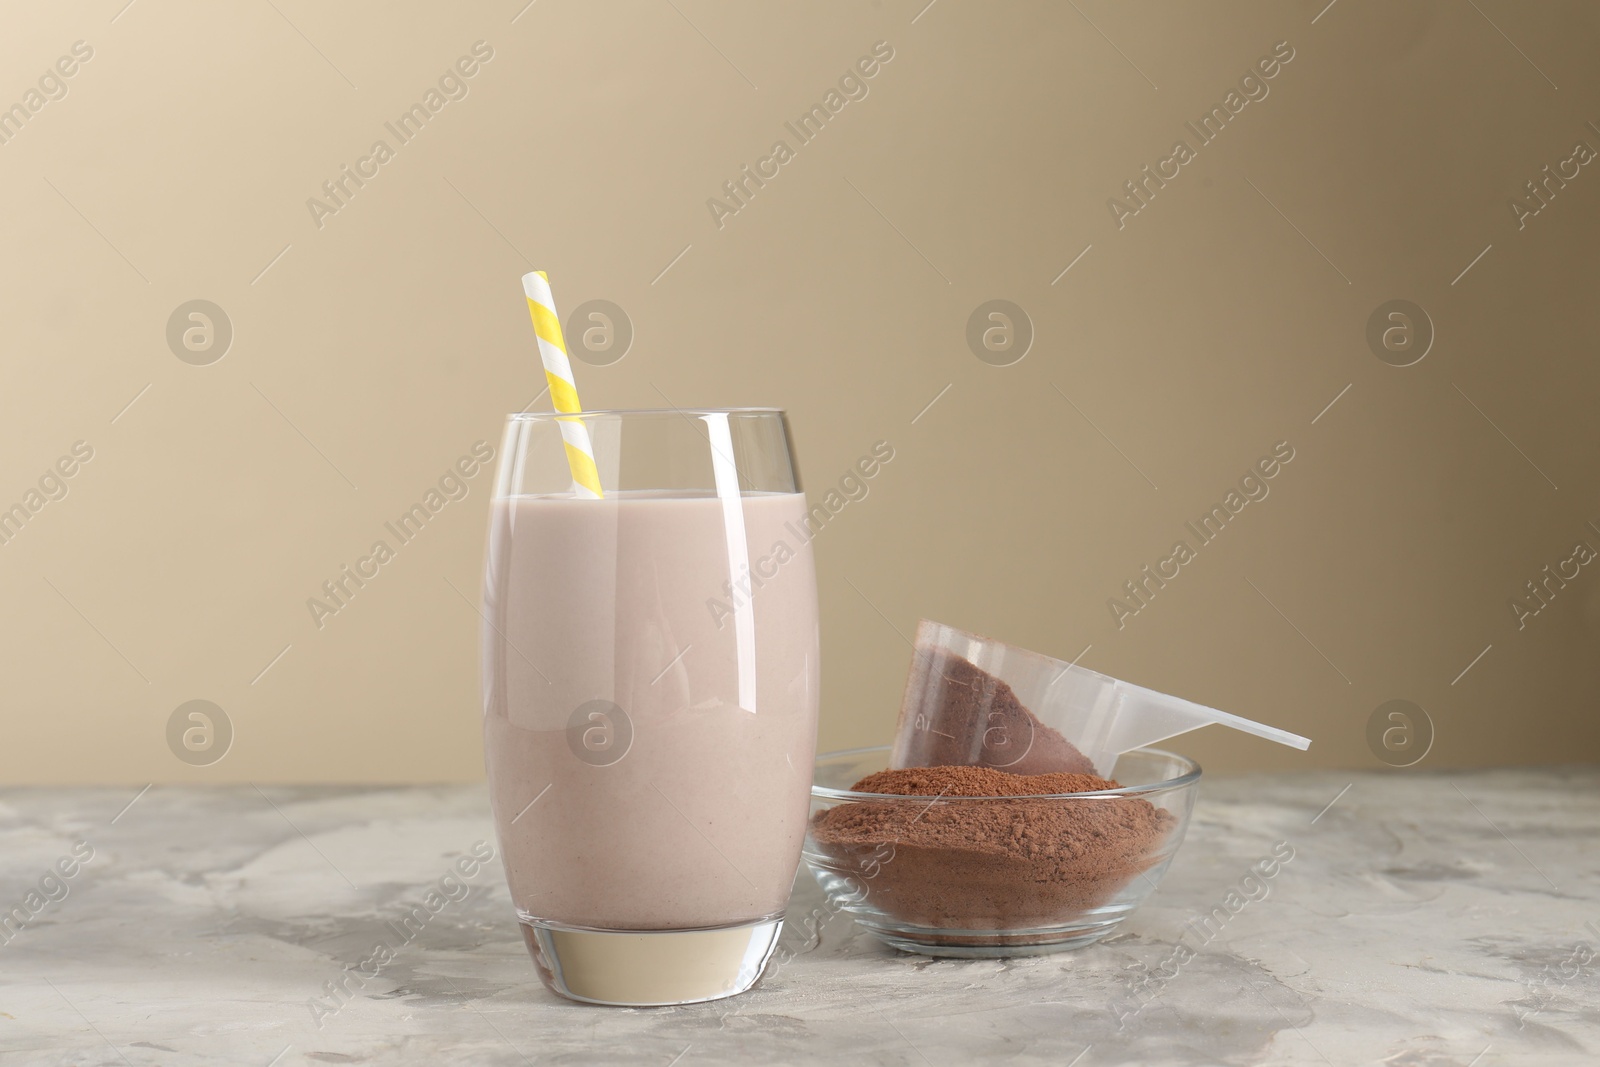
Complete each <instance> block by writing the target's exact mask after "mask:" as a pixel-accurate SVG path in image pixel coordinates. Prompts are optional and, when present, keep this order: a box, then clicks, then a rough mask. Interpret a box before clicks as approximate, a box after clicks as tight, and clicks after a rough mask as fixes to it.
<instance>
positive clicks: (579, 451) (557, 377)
mask: <svg viewBox="0 0 1600 1067" xmlns="http://www.w3.org/2000/svg"><path fill="white" fill-rule="evenodd" d="M522 291H523V292H524V293H526V294H527V296H528V313H529V314H530V315H532V316H533V332H534V335H535V336H537V337H538V338H539V359H540V360H541V361H542V362H543V363H544V376H545V379H546V380H547V381H549V383H550V401H551V404H552V405H553V406H554V407H555V409H556V410H557V411H559V412H561V413H563V414H567V415H577V414H581V413H582V411H583V407H582V406H581V405H580V404H579V403H578V387H577V386H576V385H575V384H573V380H572V363H571V361H570V360H568V359H567V342H566V339H565V338H563V337H562V336H561V317H560V316H559V315H557V314H556V302H555V299H554V298H553V297H551V295H550V279H549V278H548V277H546V276H545V273H544V271H542V270H536V271H533V272H532V273H531V274H524V275H523V276H522ZM556 421H557V422H558V423H560V424H561V440H562V443H563V444H565V445H566V446H567V466H568V467H570V468H571V469H572V491H573V493H574V494H575V495H577V496H579V497H581V498H583V499H585V500H599V499H600V498H601V497H602V496H604V495H605V494H603V493H602V492H601V491H600V471H599V470H598V469H597V468H596V467H595V465H594V446H593V445H592V444H590V442H589V428H588V427H587V426H585V425H584V423H583V420H582V419H557V420H556Z"/></svg>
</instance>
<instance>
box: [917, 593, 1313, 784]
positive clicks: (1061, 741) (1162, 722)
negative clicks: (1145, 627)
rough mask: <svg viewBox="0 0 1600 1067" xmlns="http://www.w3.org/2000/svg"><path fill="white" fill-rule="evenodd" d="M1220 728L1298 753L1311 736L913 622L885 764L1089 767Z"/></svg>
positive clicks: (1102, 769)
mask: <svg viewBox="0 0 1600 1067" xmlns="http://www.w3.org/2000/svg"><path fill="white" fill-rule="evenodd" d="M1212 723H1220V724H1221V725H1223V726H1229V727H1232V728H1233V729H1235V730H1242V731H1244V732H1245V733H1249V734H1254V735H1256V736H1257V737H1264V738H1266V739H1267V740H1269V741H1276V742H1277V743H1278V744H1280V745H1289V746H1290V747H1292V748H1298V749H1302V750H1303V749H1305V748H1308V747H1309V746H1310V745H1311V740H1310V738H1306V737H1301V736H1300V735H1299V734H1292V733H1289V732H1288V731H1287V730H1280V729H1278V728H1276V727H1273V726H1266V725H1263V724H1262V723H1259V722H1252V721H1251V720H1249V719H1243V718H1240V717H1239V716H1237V715H1230V714H1228V713H1227V712H1225V711H1218V710H1217V709H1216V708H1208V707H1206V706H1205V705H1203V704H1195V703H1191V702H1190V701H1187V700H1180V699H1179V698H1177V697H1173V696H1167V695H1166V694H1165V693H1158V692H1156V691H1155V690H1153V689H1146V688H1144V687H1143V686H1138V685H1131V684H1129V683H1127V682H1124V681H1121V680H1119V679H1116V678H1112V677H1109V676H1108V675H1104V674H1099V673H1097V672H1095V671H1091V670H1088V669H1086V668H1084V667H1077V666H1074V665H1073V664H1071V663H1067V662H1065V661H1063V660H1058V659H1051V658H1050V657H1049V656H1042V655H1040V654H1039V653H1037V652H1029V651H1027V650H1026V649H1021V648H1016V647H1015V646H1012V645H1007V644H1005V643H1003V642H1000V641H992V640H990V639H989V638H986V637H979V636H978V635H976V634H970V633H966V632H964V631H962V630H957V629H955V628H953V627H950V626H946V625H944V624H943V623H937V622H932V621H930V620H928V619H924V620H922V622H921V623H919V624H918V626H917V641H916V653H915V655H914V656H913V658H912V663H911V674H910V677H908V678H907V679H906V692H905V699H904V701H903V702H902V704H901V706H900V721H899V724H898V726H897V727H896V730H895V741H894V748H893V751H892V752H891V753H890V762H889V766H891V767H895V768H904V767H933V766H949V765H956V766H973V765H976V766H983V767H995V768H998V769H1001V770H1008V771H1012V772H1014V773H1017V774H1043V773H1048V772H1051V771H1076V772H1080V773H1081V772H1084V771H1090V770H1092V771H1093V772H1094V773H1095V774H1098V775H1100V776H1101V777H1103V778H1109V777H1111V773H1112V771H1113V770H1114V769H1115V768H1116V765H1117V757H1118V756H1120V755H1121V754H1122V753H1124V752H1127V751H1130V750H1131V749H1135V748H1141V747H1143V746H1145V745H1150V744H1154V743H1155V742H1157V741H1161V740H1164V739H1166V738H1169V737H1175V736H1177V735H1178V734H1184V733H1188V732H1189V731H1190V730H1197V729H1199V728H1200V727H1202V726H1209V725H1211V724H1212Z"/></svg>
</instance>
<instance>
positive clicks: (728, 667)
mask: <svg viewBox="0 0 1600 1067" xmlns="http://www.w3.org/2000/svg"><path fill="white" fill-rule="evenodd" d="M779 418H780V419H781V416H779ZM596 436H597V442H598V443H599V446H600V447H599V449H598V451H601V452H602V453H603V452H604V448H605V445H604V442H605V439H606V435H605V432H604V429H603V428H602V429H600V430H599V431H598V433H597V435H596ZM511 437H512V435H511V434H510V433H508V444H510V445H512V447H513V448H516V447H517V446H516V442H515V441H512V440H511ZM724 451H725V452H727V453H730V454H731V452H732V451H733V449H732V448H731V447H730V448H727V449H724ZM512 458H513V457H512V455H511V454H510V453H507V458H506V459H503V460H502V463H503V464H509V463H510V462H511V459H512ZM784 458H785V459H786V460H787V449H786V448H785V456H784ZM601 469H602V477H605V476H606V471H605V464H604V463H602V465H601ZM612 480H613V484H615V482H616V481H618V480H620V479H618V478H616V477H615V476H613V479H612ZM506 482H507V475H506V473H505V470H504V469H503V470H502V476H501V484H502V493H501V495H500V496H498V497H497V498H496V499H495V500H494V502H493V505H492V514H491V519H490V534H489V557H488V564H487V571H486V581H485V591H484V601H485V613H486V625H485V627H484V645H485V656H484V666H485V677H484V695H485V708H484V749H485V762H486V765H487V769H488V778H489V789H490V799H491V802H492V804H493V807H494V813H495V822H496V825H497V827H498V829H499V834H500V844H501V852H502V855H503V856H504V859H505V865H506V872H507V878H508V880H509V883H510V888H511V895H512V898H513V901H514V903H515V905H516V908H517V914H518V918H519V919H520V920H521V922H522V923H523V927H524V933H525V936H526V938H527V940H528V944H529V947H530V950H531V951H532V952H533V954H534V958H535V961H536V962H537V963H538V965H539V967H540V971H541V974H542V976H543V977H544V978H545V980H546V982H547V984H550V985H551V987H552V988H553V989H555V990H556V991H557V992H560V993H562V994H564V995H567V996H575V997H577V998H578V999H588V1000H595V1001H599V1002H605V1003H636V1004H644V1003H684V1002H689V1001H693V1000H704V999H711V998H713V997H716V996H726V995H729V994H730V993H737V992H740V991H742V990H743V989H744V988H748V986H749V985H750V984H753V982H754V981H755V978H756V977H757V976H758V975H759V971H760V966H761V965H762V964H764V962H765V960H766V957H767V955H768V954H769V953H770V951H771V947H772V944H773V943H775V941H776V937H777V932H778V929H779V921H780V920H781V917H782V914H783V910H784V907H785V905H786V903H787V901H788V897H789V891H790V887H791V885H792V883H793V879H794V874H795V870H796V866H797V864H798V860H799V854H800V847H801V844H802V841H803V839H804V834H805V824H806V814H807V810H808V793H809V786H810V773H811V761H812V757H813V754H814V752H815V749H816V716H817V696H818V683H819V669H818V634H817V601H816V579H815V574H814V569H813V563H812V555H811V548H810V545H809V543H808V539H809V536H810V533H809V531H808V530H807V529H806V526H805V521H806V520H805V510H806V505H805V497H804V495H803V494H801V493H799V492H758V491H750V490H749V489H748V488H746V489H743V490H740V491H738V492H737V493H736V494H735V493H730V492H728V491H727V490H728V488H729V482H728V480H727V479H722V480H720V481H719V482H718V484H717V486H716V487H715V488H709V487H708V488H706V489H699V490H696V489H692V488H691V489H677V490H648V489H627V488H620V489H614V490H610V491H608V492H607V493H606V494H605V496H604V498H603V499H600V500H584V499H577V498H575V497H574V496H573V495H572V494H570V493H544V494H528V493H516V492H511V493H506V492H505V491H504V490H505V489H506V488H512V489H514V488H515V486H514V485H513V486H507V485H506ZM732 485H733V487H734V488H738V486H739V483H738V482H737V481H735V482H733V483H732ZM719 489H720V490H723V492H722V494H721V495H718V490H719ZM669 932H670V936H667V935H668V934H669Z"/></svg>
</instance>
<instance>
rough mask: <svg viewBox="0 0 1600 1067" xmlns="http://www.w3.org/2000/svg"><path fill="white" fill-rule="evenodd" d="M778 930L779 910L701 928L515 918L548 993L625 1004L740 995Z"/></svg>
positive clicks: (652, 1004)
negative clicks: (606, 926)
mask: <svg viewBox="0 0 1600 1067" xmlns="http://www.w3.org/2000/svg"><path fill="white" fill-rule="evenodd" d="M782 930H783V916H782V915H778V916H775V917H773V918H767V919H758V920H757V921H755V922H753V923H739V924H737V925H735V926H718V927H710V928H707V929H701V930H596V929H592V928H588V927H581V926H566V925H563V924H561V923H553V922H548V921H546V920H542V919H529V918H524V919H523V920H522V939H523V940H524V941H525V942H527V945H528V952H529V954H530V955H532V956H533V962H534V966H536V967H537V968H538V969H539V977H540V978H541V979H543V981H544V984H545V985H546V986H548V987H549V988H550V991H551V992H552V993H557V994H559V995H561V996H563V997H567V998H568V999H570V1000H577V1001H582V1002H583V1003H585V1004H609V1005H616V1006H619V1007H632V1008H655V1007H664V1006H667V1005H671V1004H698V1003H700V1002H702V1001H706V1000H720V999H721V998H723V997H732V996H737V995H738V994H740V993H743V992H744V991H745V990H747V989H749V988H750V987H751V986H753V985H755V984H756V981H757V980H758V979H760V977H761V972H762V971H763V970H765V969H766V966H767V960H768V959H770V958H771V956H772V950H773V949H774V948H776V947H777V944H778V934H779V933H780V932H782Z"/></svg>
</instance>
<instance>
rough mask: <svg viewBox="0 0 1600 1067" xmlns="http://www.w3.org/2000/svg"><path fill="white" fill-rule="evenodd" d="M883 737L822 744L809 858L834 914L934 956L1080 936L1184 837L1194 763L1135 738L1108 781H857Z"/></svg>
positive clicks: (1121, 905) (879, 756)
mask: <svg viewBox="0 0 1600 1067" xmlns="http://www.w3.org/2000/svg"><path fill="white" fill-rule="evenodd" d="M888 761H889V749H888V747H887V746H884V747H878V748H858V749H851V750H849V751H845V752H830V753H827V754H825V755H822V756H819V757H818V758H817V763H816V775H815V778H814V783H815V784H814V785H813V786H812V788H811V818H810V820H809V822H808V823H807V826H806V841H805V852H804V855H805V860H806V863H807V864H808V865H809V866H810V867H811V873H812V874H814V875H815V876H816V879H817V882H818V883H819V884H820V885H821V886H822V890H823V892H824V893H825V894H826V895H827V899H828V907H829V909H830V910H831V911H833V912H840V911H842V912H844V913H846V914H847V915H849V916H850V917H851V918H852V919H854V920H855V921H856V922H858V923H860V924H861V925H862V926H863V927H865V928H866V929H867V930H868V931H869V932H871V933H872V934H873V935H874V936H875V937H877V938H878V939H880V940H882V941H884V942H886V943H888V944H890V945H892V946H894V947H895V948H898V949H904V950H906V951H908V952H920V953H924V954H926V955H931V956H964V957H996V956H1024V955H1033V954H1035V953H1043V952H1057V951H1061V950H1063V949H1072V948H1081V947H1083V946H1084V945H1089V944H1093V943H1094V942H1096V941H1098V940H1100V939H1101V938H1103V937H1105V936H1106V935H1107V934H1109V933H1111V931H1112V930H1114V929H1116V927H1117V925H1118V924H1120V923H1121V922H1122V920H1123V919H1125V918H1127V917H1128V915H1129V914H1130V913H1131V912H1132V911H1133V910H1134V909H1135V908H1137V907H1138V906H1139V905H1140V904H1141V903H1142V902H1143V901H1144V899H1145V897H1147V896H1149V895H1150V893H1151V892H1152V891H1153V890H1154V889H1155V887H1156V883H1158V882H1159V881H1160V880H1161V876H1162V874H1164V873H1165V872H1166V869H1167V865H1168V864H1169V863H1170V862H1171V861H1172V857H1173V855H1174V854H1175V853H1176V852H1177V850H1178V846H1179V845H1180V844H1181V843H1182V842H1183V834H1184V830H1185V829H1186V828H1187V826H1188V824H1189V814H1190V812H1191V811H1192V810H1193V809H1194V799H1195V793H1196V790H1197V785H1198V783H1199V781H1200V765H1199V764H1197V763H1195V762H1194V761H1193V760H1191V759H1188V758H1187V757H1184V756H1179V755H1175V754H1174V753H1171V752H1164V751H1162V750H1160V749H1154V748H1142V749H1135V750H1134V751H1132V752H1127V753H1124V754H1123V756H1122V757H1121V758H1120V759H1119V760H1118V761H1117V768H1116V774H1117V781H1119V782H1124V783H1127V784H1125V785H1123V786H1122V787H1120V788H1117V789H1105V790H1100V791H1098V792H1093V793H1057V794H1052V795H1048V796H1022V797H950V796H944V797H927V796H898V795H888V794H882V793H857V792H854V791H852V790H851V788H850V786H852V785H853V784H855V783H856V782H857V781H859V780H860V779H861V778H863V777H864V776H866V775H868V774H871V773H872V772H874V771H880V770H883V769H884V768H885V767H886V766H887V765H888Z"/></svg>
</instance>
